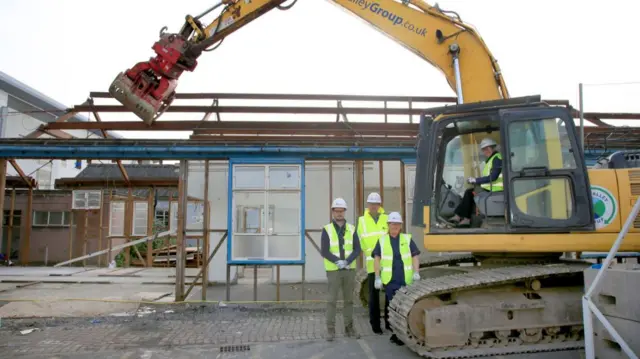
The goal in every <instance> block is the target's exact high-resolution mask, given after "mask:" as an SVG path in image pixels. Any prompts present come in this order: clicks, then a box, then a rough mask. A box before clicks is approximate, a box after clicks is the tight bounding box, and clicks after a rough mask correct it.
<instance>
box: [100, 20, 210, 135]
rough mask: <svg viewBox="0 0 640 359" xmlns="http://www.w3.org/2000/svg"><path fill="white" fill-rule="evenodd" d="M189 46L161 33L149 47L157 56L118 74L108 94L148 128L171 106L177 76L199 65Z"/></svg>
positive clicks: (172, 35) (184, 40)
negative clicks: (158, 38)
mask: <svg viewBox="0 0 640 359" xmlns="http://www.w3.org/2000/svg"><path fill="white" fill-rule="evenodd" d="M190 46H191V45H190V43H189V42H187V40H186V39H185V37H184V36H181V35H179V34H167V33H161V34H160V40H158V41H157V42H156V43H155V44H154V45H153V47H152V49H153V50H154V52H155V53H156V56H155V57H153V58H151V59H150V60H149V61H147V62H139V63H137V64H136V65H135V66H134V67H132V68H130V69H127V71H124V72H121V73H120V74H118V76H117V77H116V78H115V80H113V82H112V83H111V86H109V93H110V94H111V96H113V97H114V98H115V99H116V100H118V101H119V102H120V103H121V104H122V105H124V107H126V108H127V109H128V110H129V111H131V112H133V113H135V114H136V116H138V117H140V118H141V119H142V121H144V122H145V123H146V124H147V125H149V126H151V125H152V124H153V122H154V121H155V120H157V119H158V117H160V116H161V115H162V114H163V113H164V111H166V109H167V108H168V107H169V105H171V102H172V101H173V98H174V96H175V89H176V87H177V86H178V78H179V77H180V75H181V74H182V73H183V72H184V71H193V70H194V69H195V67H196V66H197V64H198V62H197V60H196V59H197V56H199V55H198V53H197V52H195V53H193V52H188V50H189V49H190Z"/></svg>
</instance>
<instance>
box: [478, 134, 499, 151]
mask: <svg viewBox="0 0 640 359" xmlns="http://www.w3.org/2000/svg"><path fill="white" fill-rule="evenodd" d="M496 145H497V143H496V141H494V140H493V139H491V138H489V137H486V138H485V139H483V140H482V142H480V149H483V148H485V147H487V146H496Z"/></svg>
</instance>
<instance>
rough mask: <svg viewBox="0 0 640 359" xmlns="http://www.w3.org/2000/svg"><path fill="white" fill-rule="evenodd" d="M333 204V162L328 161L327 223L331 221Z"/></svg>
mask: <svg viewBox="0 0 640 359" xmlns="http://www.w3.org/2000/svg"><path fill="white" fill-rule="evenodd" d="M332 204H333V161H332V160H329V222H331V221H332V220H333V211H332V210H331V205H332Z"/></svg>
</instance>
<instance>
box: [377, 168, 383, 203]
mask: <svg viewBox="0 0 640 359" xmlns="http://www.w3.org/2000/svg"><path fill="white" fill-rule="evenodd" d="M378 169H379V176H380V199H381V200H382V203H384V161H378Z"/></svg>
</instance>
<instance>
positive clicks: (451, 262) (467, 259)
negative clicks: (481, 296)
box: [354, 252, 476, 310]
mask: <svg viewBox="0 0 640 359" xmlns="http://www.w3.org/2000/svg"><path fill="white" fill-rule="evenodd" d="M461 263H476V259H475V257H474V256H473V255H472V254H471V253H462V254H448V253H445V254H442V255H439V256H437V255H435V254H434V253H430V252H424V253H421V254H420V268H421V269H424V268H429V267H436V266H455V265H458V264H461ZM368 286H369V284H368V283H367V270H366V269H361V270H359V271H358V272H357V274H356V285H355V286H354V291H355V293H354V298H360V302H361V303H362V306H363V307H367V306H368V305H369V300H368V299H369V289H368V288H369V287H368ZM381 298H382V299H381V300H383V299H384V295H381ZM380 308H381V310H384V302H383V301H381V303H380Z"/></svg>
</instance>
